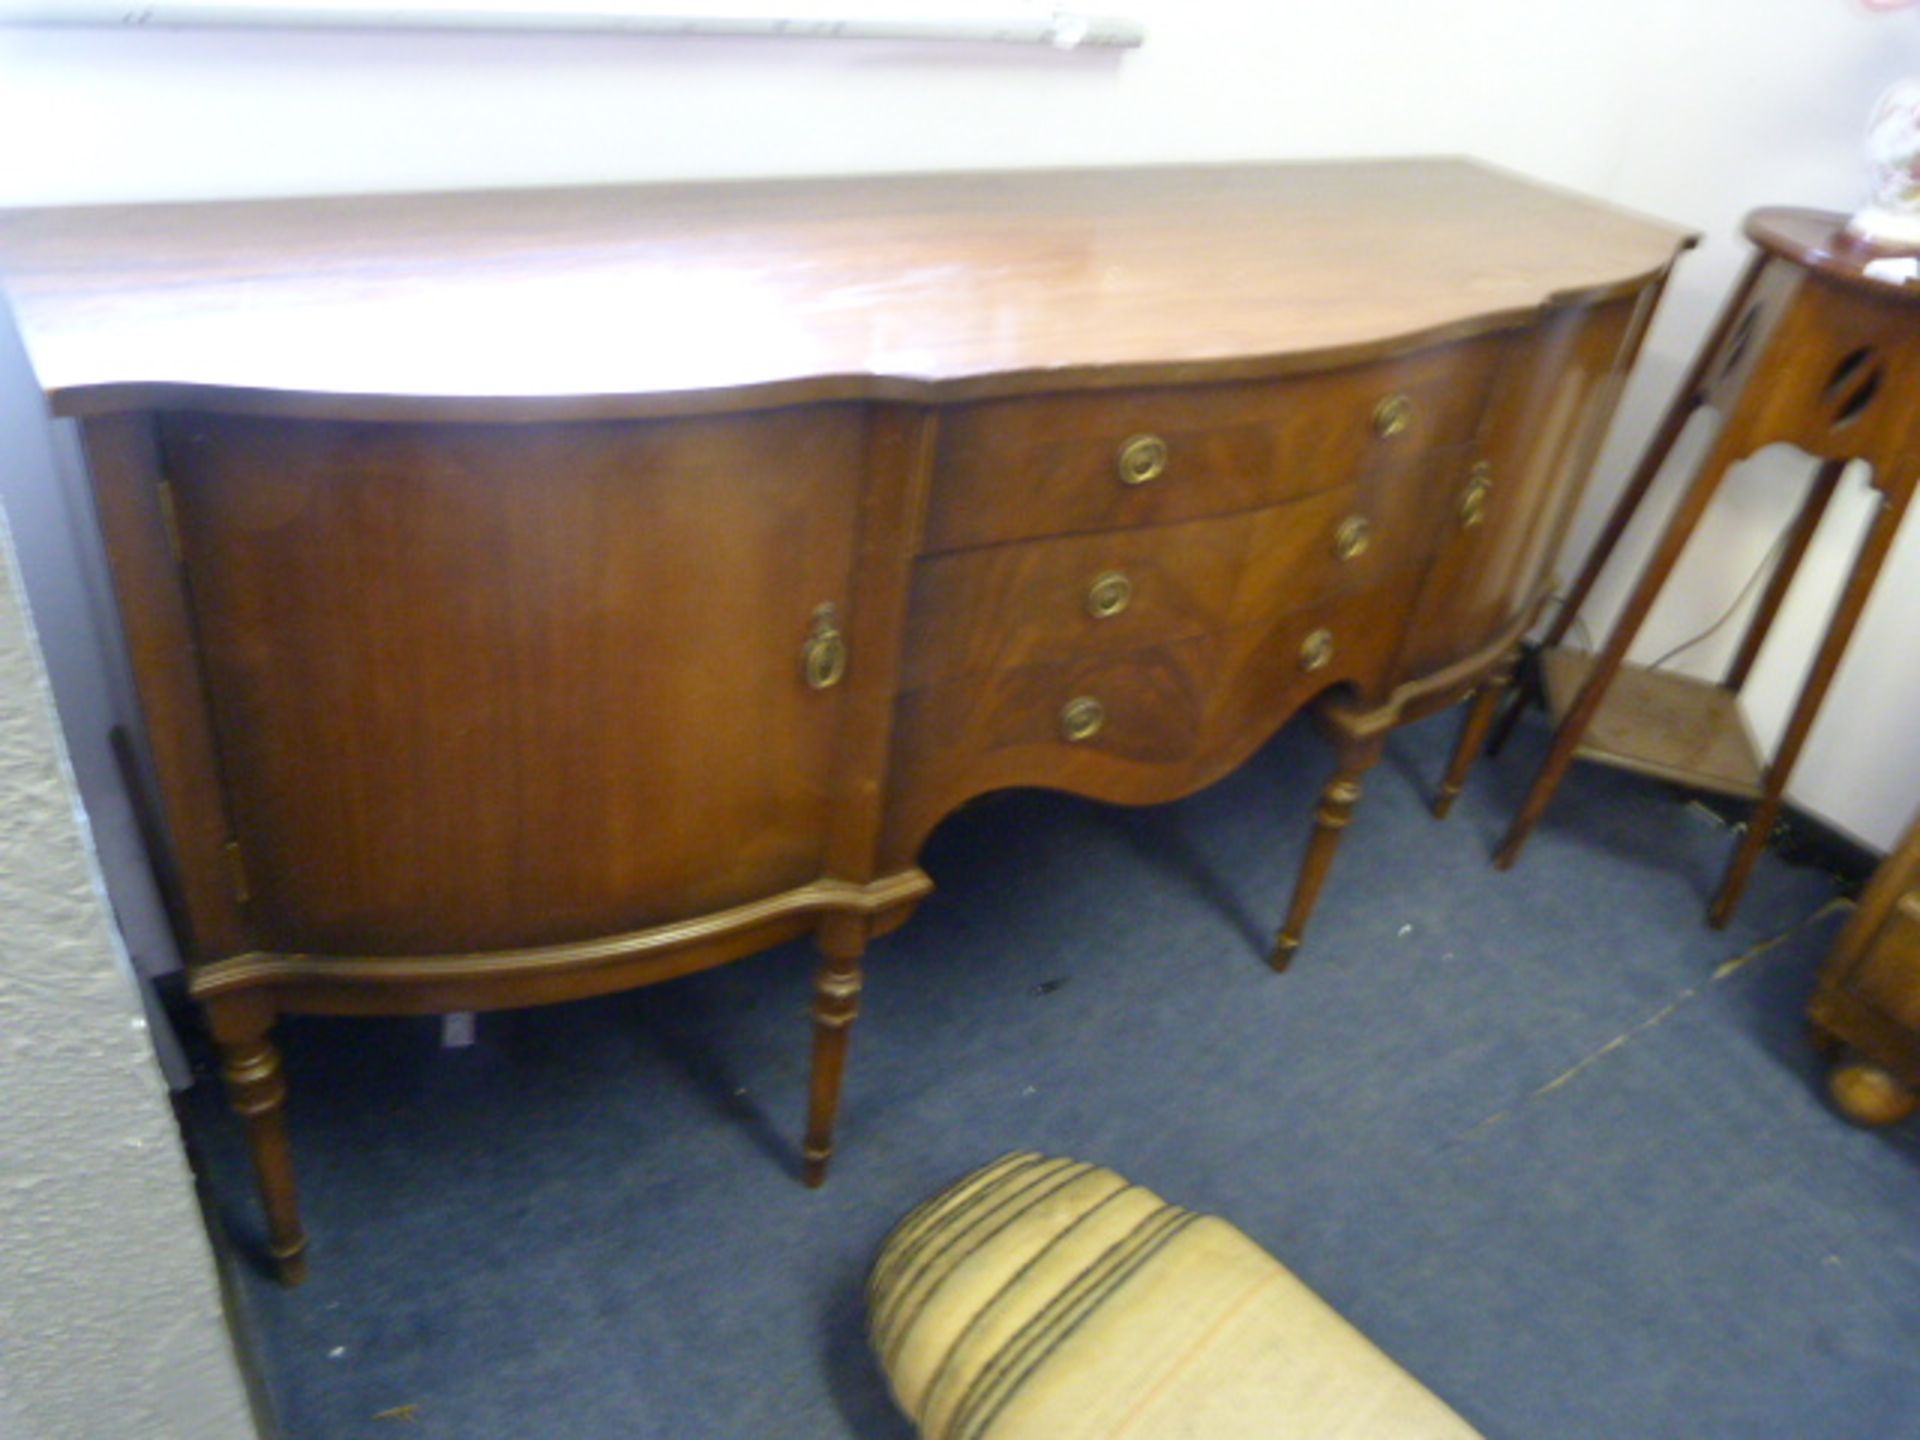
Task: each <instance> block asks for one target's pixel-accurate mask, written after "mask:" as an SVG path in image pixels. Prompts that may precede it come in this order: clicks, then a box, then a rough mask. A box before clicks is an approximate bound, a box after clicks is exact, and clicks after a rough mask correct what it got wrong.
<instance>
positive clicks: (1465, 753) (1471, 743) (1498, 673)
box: [1433, 650, 1520, 820]
mask: <svg viewBox="0 0 1920 1440" xmlns="http://www.w3.org/2000/svg"><path fill="white" fill-rule="evenodd" d="M1519 661H1520V652H1519V651H1517V650H1516V651H1514V652H1513V653H1512V654H1511V655H1508V656H1507V657H1506V658H1505V659H1504V660H1502V661H1501V662H1500V663H1499V665H1497V666H1496V667H1495V668H1494V669H1493V671H1492V672H1491V673H1489V674H1488V676H1487V678H1486V679H1484V680H1482V681H1481V682H1480V686H1479V688H1478V689H1477V690H1475V691H1474V692H1473V704H1472V705H1470V706H1469V707H1468V709H1467V718H1466V720H1465V721H1464V722H1462V724H1461V726H1460V739H1459V741H1458V742H1457V743H1456V744H1455V745H1454V747H1453V762H1452V763H1451V764H1450V765H1448V766H1447V778H1446V779H1444V780H1442V781H1441V782H1440V789H1439V790H1438V791H1437V792H1436V793H1435V795H1434V797H1433V813H1434V817H1435V818H1436V819H1440V820H1444V819H1446V818H1447V812H1448V811H1450V810H1452V809H1453V802H1454V801H1455V800H1457V799H1459V798H1460V792H1461V791H1462V790H1464V789H1466V786H1467V775H1468V774H1469V773H1470V772H1471V771H1472V769H1473V762H1474V761H1475V760H1477V759H1478V758H1479V756H1480V747H1481V746H1482V745H1484V744H1486V741H1487V732H1488V731H1489V730H1491V729H1492V728H1493V717H1494V716H1495V715H1497V714H1499V713H1500V702H1501V700H1502V699H1504V698H1505V696H1506V693H1507V690H1508V687H1509V686H1511V685H1512V684H1513V672H1514V668H1515V666H1517V665H1518V664H1519Z"/></svg>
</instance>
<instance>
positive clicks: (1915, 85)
mask: <svg viewBox="0 0 1920 1440" xmlns="http://www.w3.org/2000/svg"><path fill="white" fill-rule="evenodd" d="M1860 3H1861V4H1862V5H1864V6H1865V7H1866V8H1867V9H1869V10H1878V11H1892V10H1904V9H1908V8H1910V7H1912V6H1913V5H1914V4H1915V3H1916V0H1860ZM1867 163H1868V165H1869V166H1870V167H1871V189H1870V190H1869V191H1868V194H1867V203H1866V205H1865V206H1863V207H1862V208H1861V209H1860V211H1859V212H1858V213H1857V214H1855V215H1854V217H1853V219H1851V220H1850V221H1848V222H1847V229H1848V230H1849V231H1850V232H1851V233H1853V234H1854V235H1857V236H1859V237H1860V238H1861V239H1862V240H1865V241H1868V242H1870V243H1872V244H1874V245H1880V246H1885V247H1887V248H1889V249H1895V248H1897V249H1909V248H1911V249H1920V78H1909V79H1906V80H1897V81H1895V82H1894V83H1893V84H1892V85H1891V86H1889V87H1888V89H1887V91H1886V93H1885V94H1883V95H1881V97H1880V98H1879V100H1878V101H1876V102H1875V103H1874V107H1873V116H1872V118H1871V119H1870V120H1869V121H1868V122H1867Z"/></svg>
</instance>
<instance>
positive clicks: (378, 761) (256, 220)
mask: <svg viewBox="0 0 1920 1440" xmlns="http://www.w3.org/2000/svg"><path fill="white" fill-rule="evenodd" d="M1684 243H1685V237H1683V236H1682V235H1681V234H1679V233H1678V232H1676V231H1674V230H1671V229H1668V228H1666V227H1664V226H1660V225H1655V224H1651V223H1648V222H1645V221H1642V220H1639V219H1636V218H1633V217H1631V216H1627V215H1623V214H1619V213H1617V212H1614V211H1612V210H1609V209H1607V208H1605V207H1602V206H1599V205H1595V204H1590V203H1587V202H1584V201H1581V200H1578V199H1574V198H1571V197H1568V196H1566V195H1563V194H1561V193H1559V192H1557V191H1550V190H1546V189H1542V188H1539V187H1536V186H1533V185H1530V184H1527V183H1525V182H1522V181H1519V180H1515V179H1512V178H1509V177H1506V176H1503V175H1500V174H1497V173H1494V172H1491V171H1488V170H1485V169H1482V168H1479V167H1477V166H1474V165H1471V164H1468V163H1465V162H1455V161H1435V162H1390V163H1373V164H1359V165H1350V164H1349V165H1296V166H1249V167H1219V168H1176V169H1160V170H1143V171H1090V172H1064V173H1047V172H1039V173H1026V174H1007V175H991V174H988V175H956V176H944V177H918V178H914V177H895V178H883V179H855V180H794V181H774V182H764V183H753V184H707V185H673V186H661V187H651V188H625V189H620V188H608V189H587V190H565V191H546V192H528V193H519V194H493V195H442V196H425V197H387V198H361V199H341V200H311V201H285V202H270V203H250V204H227V205H204V206H170V207H158V208H106V209H96V210H78V211H65V212H58V211H56V212H44V213H32V212H25V213H20V214H16V215H12V216H8V217H5V218H4V219H0V268H3V269H4V271H5V273H6V275H7V278H8V283H9V285H10V287H11V290H12V293H13V298H14V302H15V305H16V306H17V309H18V313H19V316H20V320H21V326H22V330H23V333H24V335H25V338H26V341H27V344H28V346H29V350H30V353H31V354H32V356H33V358H34V361H35V364H36V367H37V373H38V376H39V379H40V381H41V383H42V384H43V386H44V388H45V390H46V392H47V394H48V396H49V397H50V399H51V405H52V408H53V410H54V411H55V412H56V413H57V414H59V415H61V416H67V417H73V418H74V419H75V420H76V421H77V422H78V425H79V429H80V435H81V440H82V444H83V447H84V451H85V455H86V462H87V464H88V466H89V468H90V473H91V479H92V484H93V487H94V491H95V494H96V497H97V505H98V510H99V519H100V523H101V528H102V530H103V532H104V535H105V541H106V546H107V550H108V552H109V556H110V560H111V567H112V573H113V576H114V581H115V584H116V586H117V589H118V594H119V601H120V608H121V615H122V618H123V622H124V627H125V631H126V638H127V641H128V643H129V647H130V651H131V657H132V662H133V668H134V670H135V672H136V676H137V681H138V688H139V693H140V696H141V701H142V705H143V708H144V710H145V712H146V721H147V726H148V729H149V733H150V739H151V748H152V759H153V764H154V769H155V771H156V773H157V778H158V788H159V793H160V797H161V801H162V810H163V813H164V816H165V820H166V828H167V830H168V832H169V835H170V845H169V847H168V850H169V854H168V856H167V863H168V864H169V865H170V866H171V868H172V870H173V872H174V874H175V876H176V878H177V882H178V884H177V889H178V893H179V896H180V901H181V905H180V909H181V916H182V928H183V931H184V936H185V944H186V947H187V950H188V953H189V954H190V955H191V957H192V971H191V990H192V993H193V995H194V996H195V997H197V999H198V1000H199V1001H200V1003H201V1004H202V1005H203V1006H204V1007H205V1010H206V1013H207V1015H208V1018H209V1022H210V1025H211V1028H212V1031H213V1034H214V1037H215V1039H216V1041H217V1042H218V1045H219V1047H220V1049H221V1052H222V1054H223V1056H224V1068H225V1075H226V1080H227V1083H228V1085H229V1087H230V1090H231V1093H232V1098H233V1103H234V1107H235V1108H236V1109H237V1110H238V1111H239V1112H240V1113H241V1114H242V1115H243V1116H244V1117H245V1119H246V1123H247V1125H248V1127H249V1130H250V1132H251V1137H252V1145H253V1155H254V1158H255V1161H256V1164H257V1169H258V1172H259V1177H260V1181H261V1188H262V1192H263V1195H264V1198H265V1204H266V1209H267V1213H268V1216H269V1228H270V1231H271V1249H272V1252H273V1254H274V1256H275V1257H276V1259H277V1260H278V1262H279V1264H280V1267H281V1270H282V1273H283V1274H285V1275H286V1276H287V1277H288V1278H289V1279H292V1278H295V1277H297V1276H298V1274H299V1273H300V1268H301V1265H302V1253H303V1247H304V1245H305V1237H304V1235H303V1233H302V1230H301V1226H300V1222H299V1218H298V1213H297V1208H296V1204H295V1198H294V1193H295V1192H294V1183H293V1174H292V1169H291V1165H290V1162H289V1158H288V1148H287V1139H286V1133H285V1127H284V1119H283V1099H284V1082H283V1080H282V1076H281V1068H280V1063H279V1060H278V1058H277V1056H276V1054H275V1051H274V1048H273V1046H272V1044H271V1042H270V1041H269V1038H268V1031H269V1027H270V1026H271V1025H272V1023H273V1020H274V1017H275V1016H276V1015H278V1014H281V1013H283V1012H293V1011H307V1012H326V1013H334V1014H342V1013H344V1014H376V1013H394V1012H402V1013H420V1012H435V1011H447V1010H456V1009H481V1008H487V1007H497V1006H517V1005H528V1004H536V1003H541V1002H545V1001H555V1000H564V999H569V998H573V997H577V996H584V995H591V994H596V993H602V992H606V991H611V990H615V989H619V988H622V987H627V986H633V985H640V984H645V983H649V982H652V981H656V980H662V979H666V978H668V977H671V976H675V975H680V974H684V973H687V972H689V971H692V970H695V969H699V968H701V967H703V966H709V965H714V964H718V963H720V962H723V961H726V960H730V959H733V958H735V957H737V956H740V955H742V954H745V953H747V952H749V951H753V950H758V949H761V948H763V947H765V946H768V945H771V944H774V943H775V942H778V941H782V940H786V939H789V938H791V937H794V936H797V935H801V934H805V933H809V932H811V933H812V934H813V935H814V936H815V937H816V938H817V941H818V944H819V947H820V949H821V950H822V952H823V954H824V960H823V963H822V966H821V970H820V973H819V979H818V982H817V1003H816V1008H815V1019H816V1026H815V1030H816V1036H815V1059H814V1068H813V1077H812V1085H811V1097H810V1104H809V1112H808V1116H809V1118H808V1124H807V1133H806V1143H805V1170H806V1176H807V1178H808V1180H809V1181H811V1182H817V1181H818V1180H819V1179H820V1177H821V1175H822V1174H823V1173H824V1168H825V1165H826V1163H827V1158H828V1155H829V1152H830V1149H831V1145H832V1133H833V1123H834V1116H835V1111H836V1107H837V1104H838V1096H839V1090H840V1079H841V1071H842V1067H843V1064H844V1059H845V1052H846V1044H847V1032H848V1027H849V1026H850V1025H851V1024H852V1022H853V1019H854V1016H855V1014H856V1012H857V1010H858V1006H859V999H860V992H861V956H862V953H863V951H864V949H865V947H866V946H867V944H868V942H869V941H870V940H872V939H873V938H874V937H875V936H877V935H879V934H881V933H882V932H884V931H885V930H887V929H888V928H890V927H892V926H895V925H898V924H899V923H901V921H903V920H904V919H905V918H906V916H907V914H908V912H909V911H910V910H911V909H912V908H913V905H914V904H915V902H916V901H918V900H919V899H920V898H921V897H922V896H923V895H925V894H926V893H927V891H928V888H929V881H928V879H927V877H926V876H925V875H924V874H922V873H921V871H920V870H919V868H918V867H917V864H916V857H917V856H918V854H919V852H920V849H921V845H922V842H923V841H924V840H925V838H926V836H927V834H928V832H929V831H931V830H932V829H933V827H934V826H935V825H936V824H937V823H938V822H939V820H940V819H941V817H942V816H944V815H946V814H948V813H949V812H950V811H952V810H953V809H954V807H955V806H957V805H959V804H961V803H962V802H964V801H966V800H967V799H969V798H970V797H973V796H976V795H979V794H981V793H983V792H985V791H989V790H995V789H1000V788H1004V787H1008V786H1018V785H1048V786H1054V787H1058V788H1062V789H1066V790H1071V791H1075V792H1078V793H1080V794H1084V795H1088V796H1093V797H1097V798H1100V799H1104V800H1109V801H1117V802H1122V803H1128V804H1141V803H1149V802H1155V801H1162V800H1168V799H1171V798H1174V797H1176V796H1180V795H1184V794H1187V793H1189V792H1191V791H1194V790H1197V789H1199V788H1200V787H1202V786H1204V785H1207V784H1210V783H1211V782H1213V781H1214V780H1217V779H1219V778H1220V777H1221V776H1223V775H1225V774H1227V773H1228V772H1229V771H1231V770H1232V769H1233V768H1234V767H1235V766H1237V765H1239V764H1240V763H1241V762H1242V761H1243V760H1244V759H1245V758H1246V757H1247V756H1248V755H1249V754H1251V753H1252V752H1253V751H1254V750H1255V749H1256V748H1257V747H1258V746H1260V745H1261V744H1262V743H1263V742H1264V741H1265V740H1266V739H1267V738H1268V737H1269V736H1271V735H1272V734H1273V732H1274V731H1275V730H1276V729H1277V728H1278V727H1279V726H1280V725H1281V724H1282V723H1283V722H1284V721H1286V720H1287V719H1288V717H1290V716H1291V715H1293V714H1295V713H1296V712H1298V711H1299V710H1301V709H1302V707H1305V706H1307V705H1309V704H1310V703H1312V702H1315V701H1319V702H1321V713H1322V714H1323V716H1324V717H1325V719H1326V721H1327V723H1328V725H1329V726H1330V727H1331V729H1332V731H1333V733H1334V735H1335V737H1336V739H1337V740H1338V742H1339V745H1340V752H1341V754H1340V761H1339V766H1338V770H1337V773H1336V775H1335V777H1334V779H1333V781H1332V782H1331V783H1330V784H1329V785H1328V787H1327V790H1326V793H1325V796H1324V797H1323V801H1322V805H1321V809H1320V815H1319V822H1318V827H1317V830H1316V833H1315V837H1314V840H1313V843H1312V846H1311V850H1310V854H1309V857H1308V860H1307V865H1306V869H1305V872H1304V874H1303V877H1302V880H1301V883H1300V888H1299V893H1298V895H1297V896H1296V898H1295V900H1294V903H1293V906H1292V909H1291V911H1290V912H1289V916H1288V919H1287V921H1286V924H1285V928H1284V931H1283V934H1282V938H1281V940H1280V945H1279V950H1278V957H1279V959H1280V960H1282V961H1284V959H1285V958H1286V957H1287V956H1288V955H1290V954H1291V953H1292V951H1293V950H1294V949H1295V948H1296V947H1297V946H1298V944H1299V937H1300V934H1301V930H1302V927H1303V926H1304V924H1305V923H1306V919H1307V916H1308V913H1309V912H1310V910H1311V909H1312V906H1313V902H1314V899H1315V897H1316V896H1317V894H1318V892H1319V889H1320V886H1321V883H1322V881H1323V879H1324V878H1325V875H1326V871H1327V867H1328V864H1329V863H1330V861H1331V859H1332V856H1333V851H1334V847H1335V845H1336V843H1337V840H1338V837H1339V833H1340V829H1341V827H1342V826H1344V825H1345V824H1346V822H1347V819H1348V816H1349V814H1350V812H1351V810H1352V808H1353V804H1354V801H1355V799H1356V798H1357V796H1358V793H1359V780H1360V776H1361V774H1362V772H1364V771H1365V769H1366V768H1367V767H1368V766H1369V765H1371V764H1372V763H1373V761H1374V760H1375V759H1376V758H1377V757H1378V755H1379V753H1380V746H1381V742H1382V738H1383V737H1384V735H1385V733H1386V732H1387V730H1388V729H1389V728H1390V727H1391V726H1392V725H1394V724H1396V723H1398V722H1400V721H1401V720H1404V719H1407V718H1410V717H1412V716H1415V715H1419V714H1423V713H1426V712H1428V711H1431V710H1434V709H1436V708H1438V707H1440V706H1444V705H1448V704H1452V703H1454V702H1455V701H1457V700H1459V699H1460V698H1462V697H1463V696H1466V695H1468V694H1470V693H1474V692H1475V691H1479V692H1480V693H1481V694H1482V697H1483V698H1482V701H1481V703H1480V706H1479V707H1478V708H1477V709H1476V711H1475V716H1476V722H1475V723H1476V724H1479V723H1481V721H1482V720H1483V719H1484V715H1485V713H1486V711H1487V707H1488V705H1489V704H1490V703H1491V702H1490V700H1488V699H1487V698H1486V697H1487V696H1490V695H1492V693H1493V689H1494V687H1496V686H1497V684H1498V682H1499V680H1500V678H1501V677H1502V676H1504V674H1505V673H1506V669H1507V667H1508V665H1509V662H1510V657H1511V656H1512V654H1513V652H1514V649H1515V646H1516V644H1517V642H1518V640H1519V637H1520V635H1521V633H1522V632H1523V631H1524V630H1525V629H1526V628H1527V626H1528V625H1529V623H1530V622H1531V620H1532V618H1533V616H1534V613H1535V610H1536V606H1537V604H1538V602H1539V599H1540V597H1541V595H1542V593H1543V587H1544V583H1545V577H1546V568H1547V566H1548V563H1549V561H1550V558H1551V557H1552V555H1553V553H1554V550H1555V548H1556V546H1557V544H1558V543H1559V540H1560V538H1561V535H1562V532H1563V530H1564V528H1565V525H1566V522H1567V519H1568V516H1569V513H1570V511H1571V508H1572V505H1573V503H1574V499H1575V496H1576V494H1577V491H1578V489H1579V486H1580V483H1581V481H1582V480H1583V479H1584V477H1585V474H1586V469H1587V463H1588V460H1589V457H1590V456H1591V454H1592V451H1593V449H1594V447H1595V445H1596V443H1597V442H1598V440H1599V437H1600V434H1601V431H1602V429H1603V427H1604V425H1605V423H1606V420H1607V416H1608V413H1609V412H1610V410H1611V408H1612V406H1613V403H1614V400H1615V398H1616V394H1617V391H1618V386H1619V380H1620V376H1621V373H1622V371H1623V369H1624V367H1625V366H1626V365H1627V364H1628V363H1629V361H1630V359H1631V357H1632V355H1633V353H1634V349H1635V346H1636V345H1637V343H1638V341H1639V338H1640V336H1641V333H1642V331H1643V329H1644V327H1645V324H1646V321H1647V317H1648V314H1649V312H1650V310H1651V308H1652V306H1653V304H1654V302H1655V298H1656V295H1657V293H1658V291H1659V289H1660V286H1661V283H1662V281H1663V279H1664V276H1665V274H1666V271H1667V268H1668V266H1669V264H1670V263H1671V261H1672V258H1673V256H1674V254H1675V251H1676V249H1677V248H1678V247H1680V246H1681V245H1682V244H1684ZM1471 753H1472V750H1471V747H1469V748H1467V749H1463V750H1462V751H1461V757H1462V758H1461V762H1460V764H1459V765H1457V766H1456V768H1455V772H1454V773H1453V774H1452V775H1451V776H1450V777H1449V782H1448V783H1449V784H1450V785H1453V786H1456V787H1457V785H1458V783H1459V781H1460V779H1461V778H1462V775H1463V773H1464V765H1465V761H1466V759H1467V758H1468V757H1470V756H1471Z"/></svg>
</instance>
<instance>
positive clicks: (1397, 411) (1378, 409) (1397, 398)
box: [1373, 395, 1413, 440]
mask: <svg viewBox="0 0 1920 1440" xmlns="http://www.w3.org/2000/svg"><path fill="white" fill-rule="evenodd" d="M1412 423H1413V401H1412V400H1411V399H1410V398H1409V397H1408V396H1405V395H1389V396H1387V398H1386V399H1384V400H1382V401H1381V402H1380V403H1379V404H1378V405H1376V406H1374V407H1373V433H1374V434H1376V435H1378V436H1379V437H1380V438H1381V439H1382V440H1391V439H1392V438H1393V437H1394V436H1396V435H1398V434H1399V433H1400V432H1401V431H1402V430H1405V429H1406V428H1407V426H1409V425H1411V424H1412Z"/></svg>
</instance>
